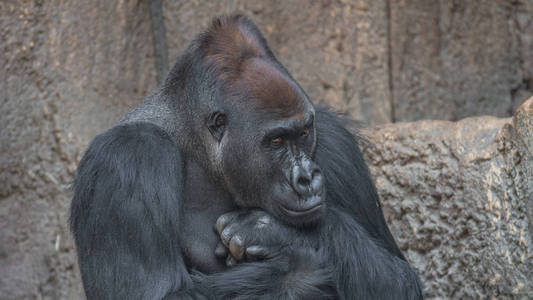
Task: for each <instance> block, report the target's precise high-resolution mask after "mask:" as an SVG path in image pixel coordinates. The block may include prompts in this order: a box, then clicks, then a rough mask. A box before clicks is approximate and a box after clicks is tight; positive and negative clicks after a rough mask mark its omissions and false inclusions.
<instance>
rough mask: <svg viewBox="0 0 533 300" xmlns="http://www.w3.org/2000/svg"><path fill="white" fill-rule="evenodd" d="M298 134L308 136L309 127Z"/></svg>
mask: <svg viewBox="0 0 533 300" xmlns="http://www.w3.org/2000/svg"><path fill="white" fill-rule="evenodd" d="M300 135H301V136H308V135H309V128H305V129H304V130H303V131H302V133H301V134H300Z"/></svg>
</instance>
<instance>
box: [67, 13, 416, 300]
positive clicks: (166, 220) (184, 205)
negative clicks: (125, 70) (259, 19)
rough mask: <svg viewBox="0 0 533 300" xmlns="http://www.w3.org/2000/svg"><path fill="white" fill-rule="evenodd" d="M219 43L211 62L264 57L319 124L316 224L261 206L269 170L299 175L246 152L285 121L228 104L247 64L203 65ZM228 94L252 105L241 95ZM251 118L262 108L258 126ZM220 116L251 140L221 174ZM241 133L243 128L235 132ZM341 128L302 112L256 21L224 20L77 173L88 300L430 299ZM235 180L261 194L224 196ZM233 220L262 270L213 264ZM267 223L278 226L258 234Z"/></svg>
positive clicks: (249, 263) (77, 224)
mask: <svg viewBox="0 0 533 300" xmlns="http://www.w3.org/2000/svg"><path fill="white" fill-rule="evenodd" d="M217 30H218V31H217ZM224 30H226V31H224ZM232 30H233V31H232ZM239 30H241V31H239ZM228 32H229V33H230V34H228ZM242 32H244V33H245V35H244V36H245V37H247V38H249V39H241V40H239V41H240V42H241V43H243V41H245V43H247V44H246V45H244V46H239V45H234V44H231V43H230V42H231V41H228V40H227V39H223V41H222V42H220V41H218V42H217V41H213V39H216V38H217V35H221V34H227V35H228V36H229V37H232V36H235V34H241V35H242ZM233 33H235V34H233ZM248 35H249V36H248ZM216 43H219V44H220V43H221V44H220V45H219V44H216ZM228 43H229V44H228ZM213 44H214V45H215V46H217V47H215V48H216V49H215V50H217V51H218V50H219V48H222V49H227V48H228V47H229V48H231V49H233V48H238V49H241V50H242V48H243V47H244V48H246V49H245V50H246V51H244V50H243V51H241V52H240V53H241V54H240V55H241V56H239V57H241V58H239V59H241V60H243V59H247V58H248V57H250V56H252V57H253V56H254V55H256V56H257V58H260V59H261V60H262V62H269V63H270V64H271V66H273V68H274V70H275V71H272V72H271V73H272V74H273V75H272V76H274V77H275V78H274V79H276V80H278V82H283V81H285V82H287V83H288V84H289V85H288V86H290V89H291V90H290V92H288V93H287V94H286V95H287V97H294V99H296V100H294V104H293V105H292V106H291V107H290V109H295V110H296V109H300V110H302V111H303V112H305V113H306V114H309V113H311V112H312V113H314V115H315V128H316V131H313V132H312V133H310V136H312V135H316V148H315V145H314V144H313V145H311V143H310V142H306V144H305V145H303V144H302V145H303V146H302V145H301V147H303V148H305V150H302V153H304V152H303V151H306V152H305V153H307V154H302V155H301V157H307V156H306V155H309V156H310V159H312V160H313V161H314V162H316V164H317V165H318V166H319V168H320V169H316V171H317V172H318V174H322V175H323V176H324V178H325V191H326V193H325V196H324V201H325V210H324V212H323V215H322V217H320V218H319V219H317V220H315V219H309V220H308V219H305V218H304V219H303V221H301V222H300V221H299V222H294V223H293V222H292V221H291V220H290V219H287V218H286V217H285V218H281V217H280V216H278V215H276V213H275V212H276V211H275V209H273V208H272V207H273V206H272V205H275V204H276V203H274V204H272V203H267V202H265V201H270V200H269V199H270V197H268V196H270V195H264V194H265V191H269V190H268V189H267V187H268V186H270V185H269V184H272V182H273V181H276V180H279V179H278V177H279V174H278V173H272V172H270V173H269V172H266V171H265V170H270V169H273V170H277V169H281V170H284V171H285V170H287V169H291V168H293V167H294V166H293V165H291V164H294V163H295V162H294V159H293V160H291V162H289V160H283V159H280V160H279V161H278V160H277V159H276V158H275V157H278V156H275V155H274V154H272V153H274V152H275V151H271V150H269V151H270V152H268V151H267V152H265V153H266V154H265V153H259V152H258V151H256V150H250V149H263V148H250V147H252V146H253V145H254V143H256V136H255V135H254V134H257V133H258V132H262V130H263V128H262V127H261V126H263V125H262V124H263V123H266V122H267V121H274V120H277V119H278V118H279V117H281V116H282V115H283V114H284V113H286V111H280V110H279V109H271V110H265V108H264V105H263V104H261V103H260V104H254V105H256V106H254V105H252V104H248V103H247V102H246V105H240V104H239V105H237V104H235V101H240V100H232V101H233V102H232V101H229V100H227V96H225V95H226V94H224V93H223V88H225V87H226V85H231V86H237V83H238V82H239V81H238V80H240V79H239V76H241V75H240V73H239V72H241V71H240V70H242V69H243V68H244V67H243V66H241V65H239V64H241V63H243V61H240V60H235V59H234V58H233V57H230V59H233V60H230V61H229V62H228V58H227V57H223V59H221V57H222V56H220V55H219V54H217V55H218V56H216V58H217V59H218V60H208V59H207V58H206V55H208V54H209V53H211V52H212V51H215V50H213V49H211V48H209V47H210V46H212V45H213ZM254 47H255V48H254ZM230 55H231V53H230ZM244 56H245V57H246V58H242V57H244ZM224 59H225V60H224ZM217 63H218V64H222V65H221V66H220V65H219V66H217V65H216V64H217ZM214 64H215V65H214ZM225 64H226V65H225ZM227 64H230V65H229V66H228V65H227ZM229 67H231V72H232V73H231V74H230V75H231V76H230V75H228V72H229V71H227V68H229ZM224 68H226V69H224ZM219 69H221V70H223V71H220V70H219ZM224 70H226V71H224ZM269 70H270V69H269ZM220 72H226V73H223V74H222V75H220V74H221V73H220ZM276 72H279V73H276ZM268 74H270V73H268ZM243 76H244V75H243ZM276 76H277V77H276ZM221 78H223V80H224V81H223V82H222V81H221V80H222V79H221ZM280 78H281V79H280ZM231 80H235V82H230V81H231ZM266 86H267V87H268V85H266ZM266 92H269V91H266ZM231 95H232V97H237V96H238V97H244V96H245V95H246V94H245V92H243V91H241V90H239V91H237V92H234V93H233V94H231ZM261 95H262V96H263V97H269V95H270V94H268V93H264V94H261ZM276 95H278V94H276ZM239 103H240V102H239ZM267 104H268V105H271V103H267ZM282 104H284V103H282ZM257 105H259V106H261V105H263V106H261V107H262V108H261V111H260V113H257V112H258V109H257V108H256V107H257ZM212 111H223V112H224V113H225V114H226V115H227V118H228V122H229V123H228V125H227V126H228V128H229V129H228V130H230V131H231V132H232V134H233V138H235V134H236V132H237V133H238V132H239V131H242V132H247V131H246V130H247V129H249V128H247V127H252V130H250V132H247V133H243V135H245V134H247V135H246V138H245V139H244V138H243V140H241V141H239V142H237V143H235V144H233V145H232V146H224V147H229V148H227V149H230V150H231V151H230V150H224V149H226V148H220V149H222V150H217V151H219V152H217V153H218V154H216V155H222V157H224V160H222V162H223V163H227V161H226V160H229V163H228V164H225V165H223V166H222V167H221V165H220V162H219V161H217V159H219V157H213V155H212V154H210V153H212V152H213V151H214V150H212V149H219V148H216V147H222V146H220V145H222V144H219V143H220V137H221V136H223V132H222V131H221V132H217V134H218V135H217V139H212V138H211V137H210V136H209V134H210V132H211V133H212V132H213V130H214V129H213V128H210V130H211V131H208V130H206V128H204V127H205V126H204V125H205V122H206V119H207V118H208V117H209V116H211V115H212V114H211V112H212ZM302 115H304V114H303V113H302ZM257 118H260V119H259V120H260V121H257V120H258V119H257ZM239 121H240V122H241V124H244V125H243V126H241V127H240V128H236V127H231V126H237V125H235V124H239ZM347 122H349V121H347V120H346V119H344V118H342V117H340V116H339V115H337V114H335V113H332V112H330V111H329V110H328V109H325V108H321V107H317V108H313V107H312V106H310V104H308V99H307V96H306V95H305V93H304V92H303V90H301V88H299V86H298V85H297V83H296V82H295V81H294V80H293V79H292V77H290V74H288V72H287V71H286V70H285V68H283V66H281V64H279V62H278V61H277V60H276V59H275V57H274V56H273V54H272V52H271V51H270V49H268V46H267V45H266V41H265V40H264V38H263V37H262V35H261V34H260V32H259V30H258V29H257V27H256V26H255V25H254V24H253V23H252V22H251V21H249V20H248V19H246V18H244V17H241V16H236V17H232V18H222V19H218V20H216V21H215V22H214V25H213V26H212V28H211V29H210V31H208V32H207V33H204V34H202V35H200V37H199V38H198V39H197V40H195V41H194V42H193V43H192V45H191V46H190V47H189V48H188V50H186V52H185V53H184V55H183V56H182V57H181V58H180V59H179V60H178V62H177V64H176V66H175V67H174V69H173V71H172V72H171V74H170V75H169V78H168V79H167V81H166V84H165V85H164V86H163V87H162V88H161V89H160V90H159V91H158V92H156V93H154V94H153V95H151V96H149V97H147V99H146V100H145V102H144V103H143V104H142V105H140V106H139V107H137V108H136V109H135V110H134V111H133V112H132V113H130V114H129V115H128V116H127V117H126V118H125V119H124V120H123V121H122V122H121V123H120V124H119V125H117V126H116V127H113V128H112V129H110V130H109V131H107V132H105V133H103V134H101V135H99V136H97V137H96V138H95V139H94V141H93V142H92V143H91V145H90V146H89V149H88V150H87V152H86V153H85V155H84V157H83V159H82V161H81V162H80V165H79V169H78V174H77V178H76V181H75V186H74V187H75V188H74V198H73V201H72V207H71V219H70V225H71V230H72V232H73V234H74V238H75V242H76V247H77V251H78V259H79V265H80V269H81V273H82V279H83V284H84V288H85V292H86V295H87V298H88V299H167V300H168V299H422V287H421V283H420V281H419V279H418V276H417V275H416V273H415V272H414V270H413V269H412V268H411V267H410V266H409V264H408V263H407V261H406V260H405V257H404V256H403V254H402V253H401V251H400V250H399V249H398V247H397V245H396V243H395V241H394V239H393V237H392V235H391V233H390V231H389V229H388V227H387V224H386V223H385V220H384V217H383V214H382V211H381V208H380V205H379V199H378V196H377V193H376V190H375V187H374V185H373V182H372V179H371V178H370V175H369V172H368V168H367V166H366V164H365V162H364V160H363V156H362V154H361V152H360V150H359V145H358V138H357V137H356V136H354V135H353V134H352V133H350V131H348V130H347V129H346V128H347V126H348V125H347ZM224 129H225V127H221V128H220V130H224ZM217 130H219V129H217ZM298 138H300V137H298ZM226 144H227V142H226ZM299 147H300V146H299ZM303 148H302V149H303ZM254 151H256V152H254ZM228 152H231V153H230V154H228ZM234 153H238V154H239V155H240V156H235V155H237V154H234ZM268 155H270V156H268ZM228 157H229V158H228ZM235 157H237V158H235ZM264 157H271V159H264ZM280 157H281V156H280ZM299 157H300V156H299ZM306 159H307V158H306ZM302 162H303V160H302ZM296 163H300V162H298V161H297V162H296ZM265 164H269V165H265ZM302 166H303V165H300V168H303V167H302ZM291 170H292V169H291ZM320 170H321V171H320ZM320 172H321V173H320ZM258 174H259V175H258ZM250 177H253V178H251V179H250ZM247 180H248V181H247ZM234 181H239V182H240V181H242V182H250V184H251V185H253V186H256V185H257V188H255V189H254V190H252V191H250V192H247V193H248V194H247V195H243V194H242V193H243V192H236V191H235V189H234V188H233V187H232V188H229V187H228V186H227V185H229V184H230V183H233V184H235V183H234ZM263 185H264V186H263ZM235 186H237V187H239V186H238V185H235ZM245 188H246V187H245ZM316 193H317V195H318V196H317V197H322V196H320V195H321V194H320V193H319V192H318V191H317V192H316ZM261 197H263V198H264V199H266V200H261V201H260V199H263V198H261ZM237 198H238V199H237ZM252 201H256V202H253V203H252ZM250 208H254V209H253V210H249V209H250ZM233 211H240V216H241V217H240V218H236V219H235V220H232V221H231V225H228V228H229V227H230V226H233V227H232V228H233V229H238V232H237V231H234V232H232V234H233V235H234V236H238V237H240V238H243V239H244V238H246V241H245V242H247V243H250V245H259V246H264V247H265V248H264V249H268V251H267V255H265V256H264V257H262V258H260V259H257V258H255V259H252V258H251V256H250V257H246V256H245V257H244V259H242V260H240V261H238V263H237V264H236V265H235V266H231V267H228V266H226V265H224V262H223V261H220V260H217V258H216V257H215V254H214V252H215V245H216V243H217V241H219V237H218V235H217V234H215V232H214V231H213V230H212V227H213V226H214V224H215V221H216V220H217V218H218V217H219V216H221V215H225V214H227V213H231V212H233ZM265 216H270V217H272V218H271V219H268V220H269V221H268V222H266V223H265V224H263V225H265V226H260V227H254V225H253V224H256V221H258V220H260V219H261V217H265ZM219 220H220V218H219ZM217 225H218V223H217ZM236 232H237V233H236ZM221 234H222V233H221ZM226 246H227V245H226ZM231 254H233V252H232V253H231ZM230 257H231V255H230V256H228V258H230Z"/></svg>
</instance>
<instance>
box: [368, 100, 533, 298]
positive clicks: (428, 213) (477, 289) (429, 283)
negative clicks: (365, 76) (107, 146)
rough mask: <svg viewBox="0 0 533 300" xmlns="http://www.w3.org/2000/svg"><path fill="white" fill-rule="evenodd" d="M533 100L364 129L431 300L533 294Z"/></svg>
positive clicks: (380, 183) (396, 230) (391, 218)
mask: <svg viewBox="0 0 533 300" xmlns="http://www.w3.org/2000/svg"><path fill="white" fill-rule="evenodd" d="M532 128H533V98H531V99H530V100H529V102H527V103H525V104H524V105H523V106H522V107H521V108H520V109H519V111H518V113H517V114H516V116H515V117H514V119H498V118H494V117H478V118H468V119H464V120H462V121H460V122H457V123H452V122H446V121H419V122H413V123H397V124H394V125H383V126H381V127H377V128H374V129H372V130H369V131H368V132H367V135H368V138H369V140H370V141H371V143H369V144H368V145H367V146H366V147H365V154H366V156H367V159H368V162H369V163H370V165H371V170H372V173H373V175H374V176H375V178H376V179H375V180H376V185H377V187H378V190H379V193H380V196H381V199H382V204H383V206H384V212H385V215H386V218H387V221H388V223H389V224H390V226H391V229H392V231H393V235H394V236H395V237H396V239H397V241H398V243H399V245H400V248H401V249H402V250H403V251H405V252H406V254H407V256H408V259H409V260H410V261H411V263H412V264H413V265H414V266H415V267H416V269H417V270H418V271H419V273H420V275H421V277H422V281H423V282H424V284H425V294H426V297H427V298H428V299H433V298H451V299H465V298H476V299H489V298H493V297H495V298H497V299H509V298H514V297H516V298H519V299H522V298H531V297H533V281H532V280H531V279H532V278H533V243H532V239H533V229H532V228H533V227H532V226H531V224H532V223H531V222H532V220H533V218H532V212H533V196H532V195H533V168H532V166H533V156H532V152H531V148H530V147H531V145H532V142H533V138H532Z"/></svg>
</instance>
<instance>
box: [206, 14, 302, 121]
mask: <svg viewBox="0 0 533 300" xmlns="http://www.w3.org/2000/svg"><path fill="white" fill-rule="evenodd" d="M198 41H199V43H200V44H199V50H200V51H201V53H202V55H203V57H204V59H205V61H206V62H207V64H208V66H209V68H210V69H212V70H213V71H214V74H216V75H215V76H216V80H217V81H218V82H221V85H220V86H221V87H222V89H223V90H224V91H225V92H227V93H230V94H234V95H237V94H238V95H240V96H241V97H234V99H241V100H246V104H247V105H249V104H252V105H254V106H255V107H258V108H262V109H267V110H277V111H280V112H283V114H293V113H296V112H297V111H300V110H301V109H303V107H304V103H305V101H306V100H305V99H306V98H305V94H304V93H303V92H302V91H301V89H300V88H299V87H298V85H297V84H296V83H295V82H294V80H292V78H291V77H290V75H289V74H288V73H287V72H286V71H285V69H284V68H283V67H281V64H279V62H278V61H277V60H276V58H275V57H274V55H273V54H272V52H271V50H270V49H269V47H268V45H267V43H266V40H265V38H264V37H263V36H262V34H261V32H260V31H259V29H258V28H257V27H256V26H255V24H253V23H252V22H251V21H250V20H249V19H247V18H246V17H243V16H240V15H237V16H231V17H221V18H217V19H215V20H214V21H213V23H212V24H211V26H210V27H209V29H208V30H207V31H206V32H205V33H204V34H202V35H201V36H200V38H199V40H198Z"/></svg>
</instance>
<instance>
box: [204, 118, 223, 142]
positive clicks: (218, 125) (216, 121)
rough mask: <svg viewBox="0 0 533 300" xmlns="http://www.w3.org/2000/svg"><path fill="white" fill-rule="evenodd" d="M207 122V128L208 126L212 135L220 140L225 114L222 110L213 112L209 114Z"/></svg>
mask: <svg viewBox="0 0 533 300" xmlns="http://www.w3.org/2000/svg"><path fill="white" fill-rule="evenodd" d="M207 122H208V123H207V128H209V131H210V132H211V134H212V135H213V137H215V139H217V140H218V141H219V142H220V140H221V139H222V135H223V134H224V131H225V127H226V123H227V119H226V115H225V114H224V113H222V112H215V113H213V114H211V115H210V116H209V120H208V121H207Z"/></svg>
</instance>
